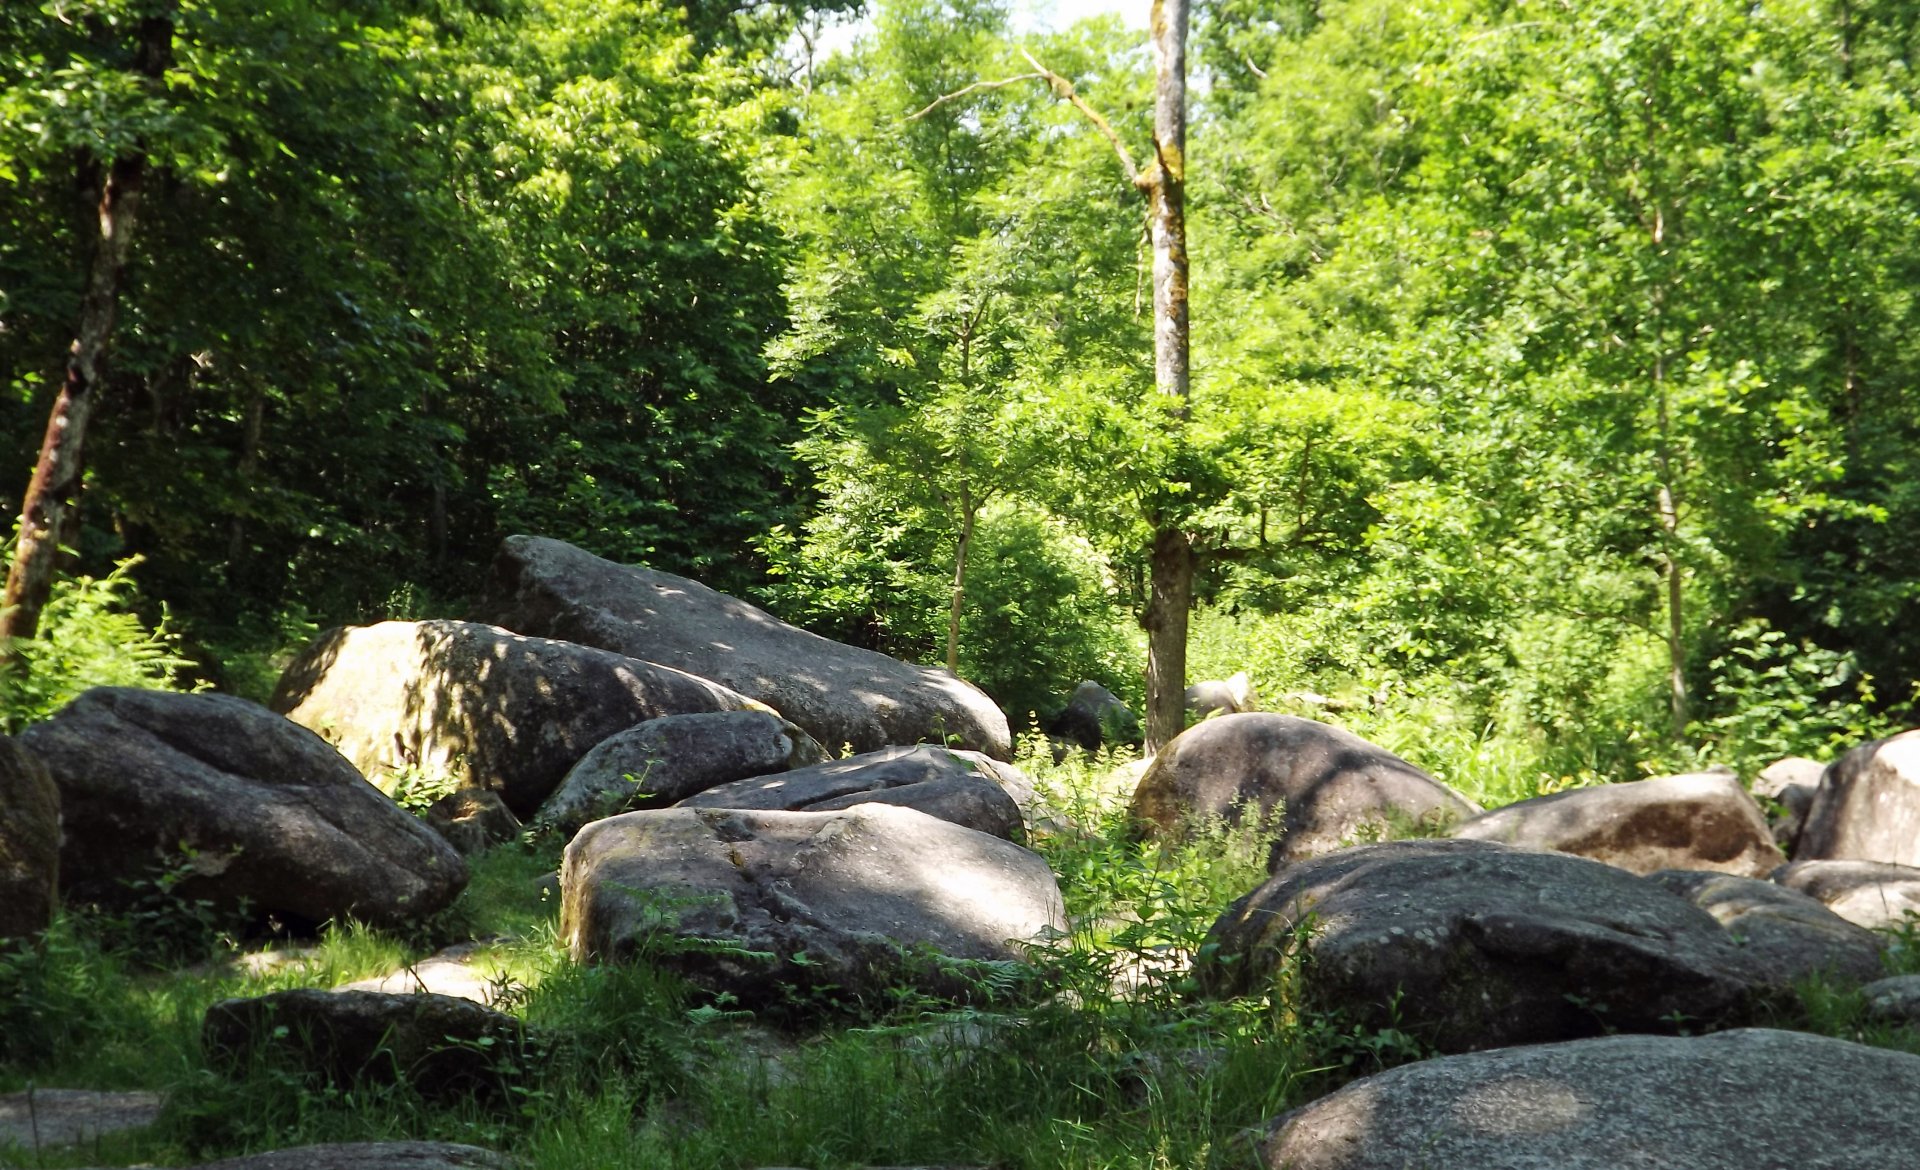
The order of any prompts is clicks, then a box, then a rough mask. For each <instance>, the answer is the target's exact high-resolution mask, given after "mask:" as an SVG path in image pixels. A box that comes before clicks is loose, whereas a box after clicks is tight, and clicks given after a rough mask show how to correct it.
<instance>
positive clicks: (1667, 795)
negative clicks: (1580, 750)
mask: <svg viewBox="0 0 1920 1170" xmlns="http://www.w3.org/2000/svg"><path fill="white" fill-rule="evenodd" d="M1452 835H1453V836H1455V837H1458V838H1460V839H1462V840H1467V841H1498V842H1500V843H1501V844H1503V845H1519V846H1522V847H1524V848H1529V849H1552V850H1555V851H1557V852H1560V853H1572V854H1576V855H1578V856H1580V857H1591V858H1593V859H1594V860H1595V861H1604V862H1606V863H1607V864H1608V865H1616V866H1619V867H1620V868H1621V869H1625V870H1630V871H1632V872H1634V873H1641V874H1645V873H1652V872H1654V871H1655V870H1659V869H1710V870H1715V871H1717V872H1720V873H1734V874H1741V875H1743V876H1747V877H1762V876H1765V875H1766V874H1768V873H1771V872H1773V870H1774V869H1775V868H1776V867H1778V866H1779V864H1780V861H1781V857H1780V851H1779V849H1777V848H1775V847H1774V844H1773V832H1772V830H1771V829H1769V828H1768V827H1767V818H1766V816H1765V815H1764V814H1763V813H1761V811H1760V806H1759V805H1757V804H1755V803H1754V801H1753V798H1752V797H1751V796H1748V795H1747V791H1746V789H1744V788H1742V787H1740V781H1739V780H1737V779H1735V778H1734V776H1733V775H1732V774H1731V773H1726V772H1695V773H1692V774H1689V775H1685V776H1657V777H1655V778H1653V779H1651V780H1636V781H1633V782H1632V783H1628V784H1602V785H1599V786H1598V787H1594V788H1576V789H1573V790H1572V791H1569V792H1556V793H1554V794H1553V795H1551V796H1537V797H1535V798H1533V799H1532V800H1523V801H1519V802H1518V803H1515V804H1510V805H1507V806H1506V807H1505V808H1497V809H1494V810H1493V811H1491V812H1486V813H1481V814H1480V815H1479V816H1477V817H1474V818H1473V819H1472V820H1469V821H1467V822H1465V823H1464V824H1461V825H1459V826H1458V827H1456V828H1455V829H1454V830H1453V833H1452Z"/></svg>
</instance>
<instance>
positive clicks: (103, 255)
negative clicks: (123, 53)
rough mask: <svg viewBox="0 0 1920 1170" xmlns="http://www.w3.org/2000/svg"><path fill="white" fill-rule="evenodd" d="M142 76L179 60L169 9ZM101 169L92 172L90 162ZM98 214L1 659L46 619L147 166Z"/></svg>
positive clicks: (140, 62)
mask: <svg viewBox="0 0 1920 1170" xmlns="http://www.w3.org/2000/svg"><path fill="white" fill-rule="evenodd" d="M139 35H140V44H139V52H138V58H137V68H138V70H139V72H140V73H141V74H142V75H144V76H145V77H146V78H148V79H149V80H156V81H157V80H158V79H159V78H160V77H161V76H162V75H164V74H165V72H166V70H167V66H168V65H169V64H170V63H171V61H172V57H173V13H172V9H171V8H169V9H167V10H165V11H163V12H162V13H160V14H159V15H155V16H150V17H148V18H146V19H145V20H143V21H141V23H140V32H139ZM88 165H94V164H91V163H90V164H88ZM102 169H103V171H104V174H103V175H102V177H101V181H100V184H99V194H98V198H97V201H96V205H95V208H94V216H93V222H94V228H95V233H96V234H95V236H94V240H93V254H92V258H91V259H90V261H89V262H88V266H87V284H86V291H85V292H84V294H83V295H82V297H81V301H80V320H79V327H78V329H76V330H75V335H74V340H73V345H72V347H71V348H70V349H69V350H68V353H67V370H66V377H65V379H64V380H63V382H62V384H61V386H60V393H59V394H58V395H57V396H56V397H55V398H54V401H53V410H52V411H51V413H50V414H49V415H48V417H47V430H46V435H45V437H44V438H42V440H41V443H40V455H39V458H38V459H37V460H36V461H35V462H34V466H33V478H32V479H31V480H29V481H28V483H27V493H26V496H25V498H24V499H23V500H22V501H21V508H20V534H19V540H18V543H17V544H16V545H15V547H14V554H13V565H12V567H11V568H10V569H9V570H8V572H7V585H6V591H5V593H4V595H0V659H4V658H5V657H7V656H9V655H10V647H11V646H12V644H13V641H14V640H15V639H18V638H31V637H33V635H34V634H35V633H37V632H38V631H39V628H40V611H41V610H43V609H44V608H46V604H47V598H48V597H49V596H50V595H51V593H52V591H53V574H54V563H55V559H56V557H57V556H58V555H59V552H60V540H61V537H62V535H63V534H64V533H66V532H67V531H68V524H69V522H70V518H71V517H72V515H73V513H74V510H75V509H76V508H77V507H78V505H79V498H80V484H81V479H82V474H83V470H84V467H85V465H84V463H83V459H84V456H85V451H86V438H87V424H88V423H89V422H90V421H92V418H93V409H94V404H95V401H96V398H97V395H98V392H99V388H100V383H101V381H102V379H103V378H104V376H105V371H106V354H107V345H108V343H109V342H110V341H111V340H112V338H113V325H114V318H115V317H116V315H117V313H118V310H119V303H120V280H121V275H122V274H123V273H124V272H125V270H126V266H127V256H128V254H129V251H130V249H131V247H132V244H133V231H134V224H135V223H136V221H137V220H138V218H139V212H140V193H141V187H142V185H143V184H144V182H145V180H146V170H147V164H146V159H145V158H144V157H143V156H141V155H137V154H136V155H131V156H128V157H125V158H119V159H115V160H113V161H112V162H111V163H110V164H107V165H105V166H104V167H103V168H102Z"/></svg>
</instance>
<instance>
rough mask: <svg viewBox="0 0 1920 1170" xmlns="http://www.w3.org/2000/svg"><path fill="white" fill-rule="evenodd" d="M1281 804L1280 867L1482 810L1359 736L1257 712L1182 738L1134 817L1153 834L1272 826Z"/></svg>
mask: <svg viewBox="0 0 1920 1170" xmlns="http://www.w3.org/2000/svg"><path fill="white" fill-rule="evenodd" d="M1276 809H1278V810H1279V816H1280V821H1279V824H1278V826H1277V827H1278V829H1279V830H1280V836H1279V839H1278V840H1277V841H1276V842H1275V843H1274V846H1273V853H1272V857H1271V864H1272V865H1273V866H1274V867H1276V868H1277V867H1278V866H1281V865H1285V864H1288V863H1291V862H1294V861H1298V860H1301V859H1303V858H1307V857H1313V856H1316V855H1318V854H1322V853H1327V852H1330V851H1332V850H1334V849H1338V848H1340V847H1341V846H1342V845H1345V844H1351V843H1352V842H1353V840H1354V839H1355V838H1357V837H1361V836H1365V835H1369V834H1371V835H1375V836H1376V837H1377V836H1378V835H1380V834H1382V833H1385V832H1388V831H1391V830H1392V829H1394V828H1396V827H1399V826H1401V825H1409V826H1413V825H1419V826H1442V827H1443V826H1445V825H1448V824H1451V823H1452V822H1454V821H1457V820H1462V819H1464V818H1466V817H1470V816H1472V815H1473V814H1474V813H1477V812H1479V811H1480V810H1479V808H1478V807H1477V806H1475V805H1474V804H1473V803H1472V802H1471V801H1469V800H1467V799H1466V798H1465V797H1463V796H1461V795H1460V794H1459V793H1457V792H1455V791H1453V790H1452V789H1451V788H1448V787H1447V786H1446V785H1444V784H1442V783H1440V782H1439V781H1438V780H1435V779H1434V778H1433V777H1431V776H1429V775H1427V774H1426V773H1425V772H1422V771H1421V770H1420V769H1418V768H1416V767H1414V766H1413V765H1412V764H1409V763H1407V762H1406V761H1405V760H1403V759H1401V758H1400V757H1399V756H1396V755H1394V754H1393V753H1392V752H1390V751H1387V750H1386V749H1385V748H1381V747H1376V746H1374V745H1373V744H1370V743H1368V742H1367V741H1366V740H1364V739H1361V738H1360V737H1359V736H1357V735H1354V734H1353V733H1352V732H1349V731H1344V730H1342V729H1340V728H1338V727H1330V726H1328V725H1327V724H1325V723H1318V722H1315V721H1314V720H1311V719H1299V718H1296V717H1294V716H1292V715H1271V714H1247V715H1222V716H1219V717H1217V718H1214V719H1209V720H1207V721H1206V722H1204V723H1200V724H1197V725H1195V726H1193V727H1190V728H1188V729H1187V730H1186V731H1184V732H1182V733H1181V734H1180V735H1178V736H1176V737H1175V738H1174V740H1173V742H1172V743H1170V744H1168V745H1167V746H1166V747H1165V748H1164V749H1162V751H1161V752H1160V754H1159V755H1158V756H1156V757H1154V760H1153V763H1152V764H1151V765H1149V766H1148V768H1147V770H1146V773H1145V775H1143V776H1141V777H1140V784H1139V786H1138V787H1137V788H1135V789H1134V792H1133V808H1132V815H1133V819H1134V822H1135V823H1136V824H1138V825H1140V826H1141V828H1142V829H1144V830H1146V831H1148V832H1150V833H1153V834H1156V835H1160V836H1166V837H1173V838H1180V837H1184V836H1186V835H1187V834H1189V833H1190V832H1192V831H1193V830H1194V829H1195V828H1196V827H1204V826H1206V825H1210V824H1217V823H1221V822H1225V823H1228V824H1235V823H1239V822H1240V821H1241V819H1242V818H1243V817H1245V816H1247V815H1249V814H1251V815H1254V816H1257V817H1259V818H1261V820H1262V822H1263V823H1265V822H1266V821H1267V820H1268V819H1269V818H1272V817H1273V816H1274V814H1275V810H1276Z"/></svg>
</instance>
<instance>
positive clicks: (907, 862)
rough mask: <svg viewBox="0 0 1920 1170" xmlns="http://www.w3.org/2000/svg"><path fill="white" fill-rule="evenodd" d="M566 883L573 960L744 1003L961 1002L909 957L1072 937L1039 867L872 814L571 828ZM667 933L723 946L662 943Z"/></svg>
mask: <svg viewBox="0 0 1920 1170" xmlns="http://www.w3.org/2000/svg"><path fill="white" fill-rule="evenodd" d="M561 884H562V888H563V901H562V903H561V908H560V928H561V934H562V937H564V938H565V939H566V941H567V945H568V947H569V949H570V950H571V952H572V954H573V957H574V958H575V959H576V960H579V961H583V962H607V961H622V960H626V959H630V958H632V957H634V956H635V955H636V954H639V953H643V952H644V953H647V954H648V955H649V957H651V958H652V959H653V960H654V961H656V962H662V963H666V964H669V965H671V966H673V967H675V968H677V969H679V970H681V971H683V972H684V973H686V974H687V975H688V976H689V977H690V978H691V979H692V980H693V981H694V982H695V983H697V984H699V985H701V986H704V987H706V988H708V989H710V990H712V991H716V992H730V993H732V994H734V995H736V996H738V997H739V998H740V999H741V1001H742V1002H744V1003H747V1004H749V1005H754V1006H761V1005H765V1006H773V1007H779V1006H781V1005H783V1004H785V1003H786V1002H787V1001H788V999H789V998H790V997H793V996H798V997H802V998H804V997H807V996H811V995H813V994H815V993H825V994H828V995H838V996H844V997H862V996H867V995H872V994H876V993H880V992H883V991H885V990H886V989H887V988H890V987H893V986H897V985H903V984H904V985H910V986H915V987H918V988H921V989H923V990H925V991H927V992H929V993H931V994H936V995H950V996H959V995H964V994H966V993H967V990H968V986H967V981H966V980H965V979H963V978H956V977H955V976H954V975H953V974H951V973H950V972H947V971H945V970H943V969H942V968H941V967H940V966H938V965H935V964H930V963H928V962H926V961H924V960H923V959H921V958H919V957H918V956H913V955H908V954H905V953H903V948H906V949H908V950H911V951H931V952H934V953H937V954H939V955H943V956H948V957H951V958H954V959H962V960H1013V959H1019V958H1020V957H1021V948H1020V944H1021V943H1022V942H1025V941H1027V940H1030V939H1032V938H1035V937H1036V936H1039V935H1041V934H1042V933H1043V932H1046V931H1049V930H1063V929H1065V926H1066V918H1065V912H1064V910H1063V908H1062V905H1061V901H1060V890H1059V886H1058V884H1057V883H1056V882H1055V880H1054V876H1053V874H1052V873H1051V872H1050V871H1049V870H1048V869H1047V866H1046V863H1045V862H1043V861H1042V860H1041V859H1040V858H1039V857H1037V856H1036V855H1034V854H1032V853H1029V852H1028V851H1026V850H1025V849H1022V848H1020V847H1019V846H1017V845H1013V844H1010V843H1008V842H1006V841H1002V840H1001V839H999V838H998V837H991V836H988V835H987V834H985V833H977V832H974V831H973V830H971V829H963V828H961V827H959V826H958V825H953V824H949V823H948V822H946V821H942V820H939V819H937V818H935V817H931V816H928V815H926V814H924V813H920V812H915V811H914V810H912V809H906V808H896V807H892V806H889V805H881V804H862V805H858V806H856V807H854V808H850V809H846V810H844V811H840V812H824V813H814V812H764V811H756V810H737V809H715V808H673V809H665V810H662V811H659V812H634V813H627V814H625V815H622V816H617V817H612V818H609V819H607V820H603V821H595V822H594V823H593V824H590V825H588V826H587V827H586V828H584V829H582V830H581V831H580V833H579V835H578V836H576V837H575V838H574V839H573V842H572V844H570V845H568V846H567V851H566V858H565V861H564V863H563V865H562V867H561ZM663 934H664V935H665V936H667V937H671V938H678V939H681V940H697V939H706V940H717V941H718V943H720V944H724V945H723V946H713V945H705V946H686V947H677V946H670V945H669V946H661V945H660V941H661V939H662V937H663ZM742 952H762V953H764V954H765V955H768V956H770V957H766V958H763V957H757V956H755V955H752V954H746V953H742ZM803 952H804V955H805V958H804V961H803V962H796V961H795V960H796V958H797V957H798V956H800V955H801V954H802V953H803Z"/></svg>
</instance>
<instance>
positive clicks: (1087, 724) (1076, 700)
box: [1047, 680, 1140, 752]
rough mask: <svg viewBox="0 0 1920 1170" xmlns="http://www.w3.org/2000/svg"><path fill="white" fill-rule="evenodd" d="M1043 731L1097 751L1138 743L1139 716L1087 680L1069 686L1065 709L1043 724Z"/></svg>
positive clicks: (1114, 695) (1118, 698) (1103, 689)
mask: <svg viewBox="0 0 1920 1170" xmlns="http://www.w3.org/2000/svg"><path fill="white" fill-rule="evenodd" d="M1047 734H1049V735H1055V736H1059V737H1060V738H1061V739H1064V740H1068V741H1070V742H1072V743H1075V744H1078V745H1079V746H1080V747H1081V748H1082V749H1084V750H1086V751H1090V752H1097V751H1099V750H1100V749H1101V748H1102V747H1103V746H1111V745H1113V744H1123V743H1130V744H1138V743H1139V742H1140V717H1139V716H1137V715H1135V714H1134V713H1133V711H1132V709H1131V708H1129V707H1128V706H1127V705H1126V704H1125V703H1123V702H1121V701H1120V696H1118V695H1116V694H1114V693H1113V692H1112V691H1110V690H1108V689H1107V688H1105V687H1103V686H1101V685H1100V684H1099V683H1097V682H1093V681H1091V680H1088V681H1086V682H1083V683H1081V684H1080V685H1079V686H1077V687H1075V688H1074V689H1073V695H1072V697H1071V698H1069V699H1068V700H1067V706H1066V709H1065V710H1063V711H1061V712H1060V714H1059V715H1057V716H1055V717H1054V719H1053V722H1052V723H1050V724H1048V726H1047Z"/></svg>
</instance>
